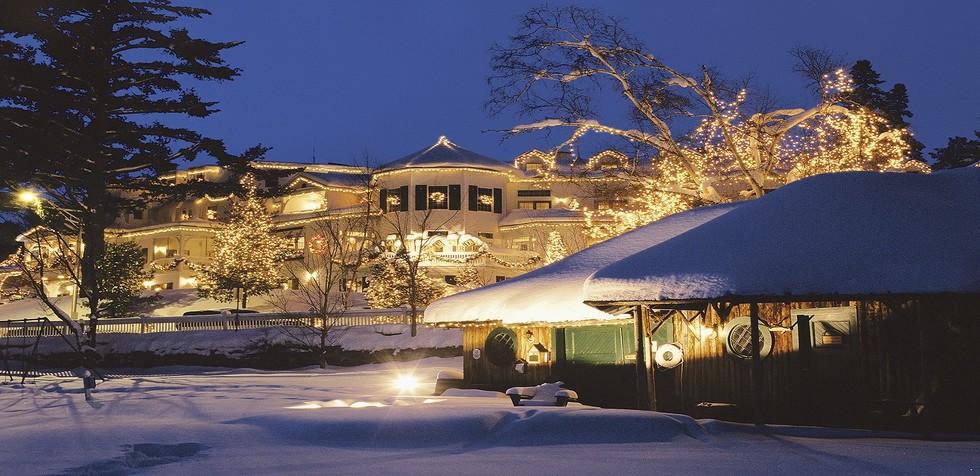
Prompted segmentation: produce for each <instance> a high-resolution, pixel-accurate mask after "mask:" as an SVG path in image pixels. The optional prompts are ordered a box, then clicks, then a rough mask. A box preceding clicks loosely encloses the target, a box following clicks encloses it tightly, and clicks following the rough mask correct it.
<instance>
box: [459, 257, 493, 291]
mask: <svg viewBox="0 0 980 476" xmlns="http://www.w3.org/2000/svg"><path fill="white" fill-rule="evenodd" d="M486 284H487V283H486V280H484V279H483V276H482V275H480V270H478V269H476V266H473V265H472V264H466V265H465V266H463V268H462V269H460V270H459V274H457V275H456V289H457V290H458V291H466V290H469V289H476V288H479V287H481V286H485V285H486Z"/></svg>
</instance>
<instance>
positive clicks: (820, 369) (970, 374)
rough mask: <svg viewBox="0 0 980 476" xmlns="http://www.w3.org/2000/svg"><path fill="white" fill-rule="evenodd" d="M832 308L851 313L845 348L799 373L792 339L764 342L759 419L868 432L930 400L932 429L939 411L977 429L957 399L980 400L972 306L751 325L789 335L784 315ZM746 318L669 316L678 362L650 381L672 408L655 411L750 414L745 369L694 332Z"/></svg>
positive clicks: (908, 304) (780, 308) (938, 305)
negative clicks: (804, 315) (821, 315)
mask: <svg viewBox="0 0 980 476" xmlns="http://www.w3.org/2000/svg"><path fill="white" fill-rule="evenodd" d="M840 306H854V307H855V309H856V328H853V329H852V330H851V343H850V344H849V345H848V346H847V347H846V348H844V349H839V350H835V351H833V352H822V353H819V354H817V353H812V354H811V359H810V366H809V367H808V368H807V369H804V367H803V365H802V362H801V356H800V354H799V352H796V351H794V339H795V334H794V333H793V332H774V333H773V334H772V335H773V350H772V353H771V354H770V356H769V357H768V358H766V359H764V360H763V362H762V369H763V376H764V377H763V383H764V384H763V389H764V394H763V398H762V402H763V405H764V408H765V411H764V412H763V413H764V415H765V417H766V418H767V419H768V420H769V421H772V422H788V423H794V422H801V423H818V424H835V423H842V422H847V423H870V424H875V422H874V421H873V420H874V419H875V418H888V417H887V415H888V414H889V412H891V413H893V414H895V415H893V416H894V417H896V418H897V415H898V414H901V413H905V412H906V411H907V410H908V409H909V408H912V407H913V406H914V404H915V403H921V402H923V401H927V400H929V399H930V398H931V399H932V400H933V402H932V404H931V408H933V409H934V410H933V414H934V415H936V416H935V417H934V418H933V419H936V420H942V419H943V418H944V417H943V416H942V415H941V414H943V413H950V412H945V411H944V409H945V408H947V407H948V408H957V412H958V413H960V414H964V415H965V416H966V419H967V420H968V422H970V423H966V424H967V425H973V427H974V428H980V417H978V416H977V414H978V407H980V404H977V403H975V397H972V396H971V397H969V398H964V396H965V395H974V396H975V395H977V394H978V393H980V377H977V375H980V371H978V370H977V369H978V368H980V350H978V345H977V344H976V343H977V342H980V302H978V300H977V299H962V298H958V299H951V298H936V299H930V300H921V301H910V300H896V301H892V302H883V301H855V302H794V303H763V304H760V305H759V317H760V319H761V320H762V321H763V322H764V323H766V324H768V325H770V326H773V327H783V328H790V327H791V326H793V325H794V324H795V318H793V317H792V315H793V314H792V312H793V310H796V309H808V308H826V307H840ZM748 315H749V305H748V304H744V305H737V306H735V307H734V308H733V309H731V311H730V312H729V313H728V314H727V316H721V315H719V313H718V312H717V311H716V310H715V309H713V308H709V309H708V310H707V312H706V313H704V314H703V315H700V314H699V313H696V312H693V311H683V312H679V313H675V314H674V329H675V330H674V333H675V339H676V340H677V341H678V342H679V343H680V344H681V345H682V346H683V348H684V359H685V360H684V364H683V365H681V366H680V367H678V368H676V369H673V370H669V371H666V372H664V371H661V372H658V374H659V375H658V377H657V383H658V384H667V385H669V386H670V389H671V391H672V392H674V395H673V396H674V398H673V399H661V400H666V401H664V402H663V403H665V404H667V406H664V405H661V407H660V409H661V410H667V411H681V412H685V413H690V414H694V415H698V416H718V417H731V416H733V415H739V414H740V416H741V417H743V418H744V417H747V416H748V415H749V414H750V413H749V410H750V408H751V404H752V387H751V385H752V383H751V382H752V379H751V361H750V360H748V359H745V360H743V359H739V358H736V357H731V356H727V355H725V350H724V342H723V341H722V337H723V336H722V335H720V334H721V333H720V332H719V333H718V334H719V335H714V336H711V337H701V332H700V330H701V327H700V326H702V325H703V326H706V327H709V328H712V327H713V328H715V329H718V330H719V331H720V329H721V328H722V327H723V326H724V325H725V323H727V322H728V321H729V320H730V319H731V318H734V317H737V316H748ZM682 316H684V319H683V320H682ZM685 322H687V323H686V324H685ZM920 330H921V332H920ZM662 390H663V389H661V390H660V391H658V393H662ZM956 395H959V397H957V396H956ZM701 402H712V403H726V404H734V405H736V407H735V408H736V410H735V411H732V412H730V413H731V414H729V412H728V411H727V410H726V409H727V408H729V407H715V409H714V410H707V409H705V407H698V406H697V405H698V403H701ZM719 408H720V410H719ZM712 411H713V412H714V413H712ZM946 426H947V427H953V426H955V425H954V424H953V423H949V424H948V425H946Z"/></svg>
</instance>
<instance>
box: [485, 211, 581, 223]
mask: <svg viewBox="0 0 980 476" xmlns="http://www.w3.org/2000/svg"><path fill="white" fill-rule="evenodd" d="M583 220H585V214H584V213H582V211H581V210H569V209H567V208H543V209H540V210H529V209H524V208H518V209H515V210H513V211H511V212H510V213H508V214H507V216H505V217H503V218H502V219H501V220H500V222H499V223H498V224H497V225H498V226H512V225H520V224H524V223H541V222H548V223H554V222H580V221H583Z"/></svg>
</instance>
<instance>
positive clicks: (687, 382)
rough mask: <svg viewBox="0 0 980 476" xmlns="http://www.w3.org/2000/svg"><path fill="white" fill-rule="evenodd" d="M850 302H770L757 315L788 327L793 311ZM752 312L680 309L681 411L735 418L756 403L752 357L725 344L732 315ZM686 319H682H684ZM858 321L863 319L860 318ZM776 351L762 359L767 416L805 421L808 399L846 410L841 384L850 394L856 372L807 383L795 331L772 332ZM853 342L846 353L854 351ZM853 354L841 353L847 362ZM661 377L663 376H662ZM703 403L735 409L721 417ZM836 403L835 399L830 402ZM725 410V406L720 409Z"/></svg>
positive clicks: (743, 307) (676, 379)
mask: <svg viewBox="0 0 980 476" xmlns="http://www.w3.org/2000/svg"><path fill="white" fill-rule="evenodd" d="M853 304H854V303H851V302H797V303H768V304H760V305H759V318H760V320H761V321H763V323H766V324H768V325H770V326H773V327H776V326H778V327H785V328H789V327H790V326H792V325H793V318H792V315H791V312H792V310H794V309H806V308H824V307H841V306H851V305H853ZM748 315H749V305H748V304H740V305H736V306H734V307H733V308H732V309H731V310H730V311H729V312H728V314H727V316H722V315H719V313H718V312H717V310H716V309H714V308H713V307H709V308H708V310H707V312H706V313H704V314H703V315H702V314H699V313H696V312H693V311H682V312H680V313H678V314H675V317H674V319H675V325H674V329H675V331H674V333H675V338H676V339H677V341H678V342H680V343H681V344H682V346H683V348H684V364H683V365H681V366H680V367H679V368H678V369H676V370H674V371H672V372H676V374H675V375H674V376H673V378H672V380H673V387H674V391H675V392H677V396H678V398H677V401H678V402H680V404H679V408H673V410H677V411H683V412H685V413H691V414H695V415H704V416H721V417H728V416H731V415H730V414H729V413H733V414H741V415H742V416H747V415H748V414H749V413H748V410H749V409H750V408H751V405H752V373H751V360H750V359H740V358H737V357H732V356H728V355H726V352H725V345H724V342H723V337H724V336H723V335H722V332H721V330H722V328H723V327H724V326H725V324H726V323H727V322H728V321H729V320H731V319H732V318H735V317H739V316H748ZM682 318H683V320H682ZM859 320H860V318H859ZM702 326H703V327H708V328H713V329H715V330H716V332H715V333H713V335H711V336H708V337H705V336H702V335H701V332H700V330H701V328H702ZM772 336H773V346H772V351H771V353H770V355H769V357H767V358H766V359H764V360H763V363H762V366H763V375H764V386H763V388H764V395H763V398H762V401H763V403H764V407H765V412H764V413H765V414H766V415H767V417H768V418H772V419H774V420H779V421H803V420H807V418H798V417H800V416H801V415H802V416H804V417H806V416H807V415H806V414H803V413H801V412H800V409H801V408H802V407H804V406H809V405H808V403H807V402H808V401H811V400H812V401H816V402H823V403H824V404H829V405H826V406H828V407H832V408H835V409H840V410H842V411H844V412H846V411H847V407H846V406H843V407H842V406H840V405H839V404H838V402H839V401H840V395H839V394H840V393H842V389H843V388H848V389H849V390H848V392H851V391H852V390H853V388H852V387H851V384H852V383H853V378H854V375H853V374H848V375H841V376H837V377H835V380H837V381H838V383H837V384H835V385H824V386H819V385H809V384H808V383H807V382H805V380H806V378H807V377H806V376H804V375H802V374H801V369H800V360H799V356H798V355H797V353H796V352H794V342H793V338H794V334H793V333H792V332H774V333H773V334H772ZM853 349H855V346H854V345H852V346H850V348H849V351H848V352H853ZM851 358H853V355H850V354H849V355H847V356H841V359H843V360H849V359H851ZM661 380H663V379H661ZM702 402H708V403H721V404H734V405H735V406H736V408H735V409H734V410H730V409H729V410H720V413H719V414H718V415H713V414H711V413H708V412H707V411H706V410H705V409H704V408H703V407H698V406H697V405H698V404H699V403H702ZM831 402H834V403H831ZM722 408H726V407H722Z"/></svg>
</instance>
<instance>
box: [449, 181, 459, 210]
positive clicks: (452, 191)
mask: <svg viewBox="0 0 980 476" xmlns="http://www.w3.org/2000/svg"><path fill="white" fill-rule="evenodd" d="M461 198H462V197H461V196H460V186H459V185H450V186H449V209H450V210H459V208H460V202H461V200H460V199H461Z"/></svg>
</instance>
